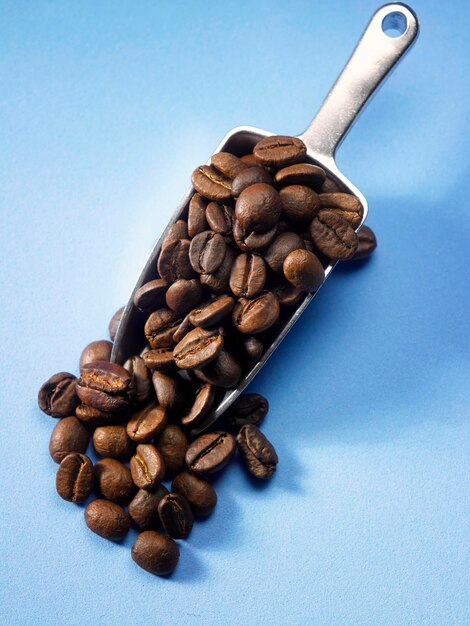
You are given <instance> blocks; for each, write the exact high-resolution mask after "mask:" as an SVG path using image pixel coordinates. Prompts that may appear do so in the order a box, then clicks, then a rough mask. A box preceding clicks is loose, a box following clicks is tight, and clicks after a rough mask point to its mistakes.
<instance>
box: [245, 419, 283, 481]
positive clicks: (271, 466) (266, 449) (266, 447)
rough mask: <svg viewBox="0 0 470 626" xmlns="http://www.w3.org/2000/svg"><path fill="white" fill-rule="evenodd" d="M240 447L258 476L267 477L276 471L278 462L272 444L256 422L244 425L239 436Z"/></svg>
mask: <svg viewBox="0 0 470 626" xmlns="http://www.w3.org/2000/svg"><path fill="white" fill-rule="evenodd" d="M237 442H238V449H239V450H240V454H241V457H242V459H243V461H244V463H245V465H246V467H247V469H248V471H249V472H250V474H253V476H256V478H262V479H267V478H271V476H272V475H273V474H274V472H275V471H276V465H277V462H278V458H277V454H276V451H275V450H274V448H273V446H272V444H271V443H270V442H269V441H268V439H267V438H266V437H265V436H264V435H263V433H262V432H261V431H260V430H259V428H258V427H257V426H255V425H254V424H246V425H245V426H242V428H241V429H240V432H239V433H238V437H237Z"/></svg>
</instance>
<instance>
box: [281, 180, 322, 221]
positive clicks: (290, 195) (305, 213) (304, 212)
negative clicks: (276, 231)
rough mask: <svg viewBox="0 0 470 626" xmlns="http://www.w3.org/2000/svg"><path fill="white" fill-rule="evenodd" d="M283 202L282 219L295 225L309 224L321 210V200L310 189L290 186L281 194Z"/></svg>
mask: <svg viewBox="0 0 470 626" xmlns="http://www.w3.org/2000/svg"><path fill="white" fill-rule="evenodd" d="M279 195H280V197H281V201H282V217H283V218H284V219H285V220H287V221H288V222H292V223H293V224H304V225H305V224H307V223H308V222H310V221H311V220H312V219H313V217H314V216H315V215H316V214H317V212H318V210H319V208H320V198H319V196H318V194H317V193H315V192H314V191H313V190H312V189H310V188H309V187H304V186H303V185H289V186H288V187H283V188H282V189H281V191H280V192H279Z"/></svg>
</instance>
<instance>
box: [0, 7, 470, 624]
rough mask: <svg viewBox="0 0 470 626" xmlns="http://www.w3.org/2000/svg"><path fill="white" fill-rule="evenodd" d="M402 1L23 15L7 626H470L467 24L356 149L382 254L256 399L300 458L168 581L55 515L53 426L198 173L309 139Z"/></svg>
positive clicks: (8, 45)
mask: <svg viewBox="0 0 470 626" xmlns="http://www.w3.org/2000/svg"><path fill="white" fill-rule="evenodd" d="M377 6H378V4H377V3H375V2H369V1H366V0H356V1H355V2H351V3H347V2H339V1H332V0H330V1H329V2H312V1H311V2H307V1H300V0H299V1H297V2H294V1H290V2H289V1H287V0H283V2H268V1H258V2H256V3H255V2H240V1H237V2H223V3H221V2H212V1H211V2H190V1H188V2H185V3H178V2H148V1H144V0H143V1H141V2H130V1H129V2H124V1H115V2H106V1H102V2H91V1H83V0H82V1H81V2H59V1H55V2H54V1H52V0H51V1H45V0H37V1H35V2H24V1H20V0H11V1H5V0H3V2H1V3H0V24H1V26H0V33H1V37H0V79H1V84H2V96H1V101H0V120H1V122H0V124H1V140H2V141H1V143H2V150H1V154H0V159H1V162H0V188H1V190H2V192H1V232H0V238H1V241H0V249H1V251H2V256H1V259H2V268H1V272H0V281H1V286H2V294H3V300H2V309H1V313H0V325H1V331H2V349H1V352H0V360H1V364H0V371H1V376H2V383H1V385H0V394H1V402H0V405H1V411H2V429H1V438H0V458H1V462H0V473H1V484H2V506H1V513H0V517H1V527H2V551H1V553H2V554H1V559H0V571H1V578H0V594H1V598H0V600H1V602H0V606H1V608H0V622H1V623H2V624H6V625H8V626H13V625H16V624H18V625H21V626H27V625H29V624H35V625H37V624H48V625H56V624H57V625H60V626H64V625H75V624H77V625H78V624H80V625H88V624H89V625H96V624H120V623H131V624H162V625H176V624H198V625H199V624H201V625H204V626H209V625H217V626H220V625H225V624H244V625H248V624H249V625H251V624H253V625H265V624H266V625H267V624H269V625H279V626H285V625H302V626H303V625H306V624H309V625H310V624H318V625H322V626H323V625H330V624H331V625H339V624H341V625H356V624H357V625H359V624H360V625H366V624H370V625H373V626H377V625H382V624H384V625H387V626H388V625H394V624H400V625H402V624H403V625H410V624H413V625H418V624H419V625H421V624H426V625H429V624H433V625H436V626H443V625H446V626H447V625H454V624H455V625H458V626H461V625H463V624H468V623H470V611H469V598H468V590H469V588H470V585H469V582H470V581H469V565H470V563H469V558H468V549H469V543H470V530H469V518H470V515H469V506H468V488H469V475H470V454H469V452H470V446H469V436H470V420H469V413H470V398H469V384H468V383H469V352H468V340H469V324H468V319H469V304H470V297H469V289H468V287H469V285H468V283H469V281H468V278H469V258H468V250H469V248H470V209H469V206H468V204H469V201H468V198H467V195H468V194H467V190H468V178H469V168H468V160H469V157H470V114H469V113H470V112H469V105H468V102H469V99H470V87H469V82H468V75H469V70H470V67H469V59H470V43H469V35H468V23H469V20H470V9H469V5H468V3H467V2H457V1H450V2H446V3H444V2H433V1H430V0H426V1H425V0H417V1H416V2H415V4H414V7H415V8H416V10H417V12H418V14H419V16H420V18H421V22H422V34H421V38H420V40H419V41H418V43H417V45H416V47H415V48H414V50H412V51H411V53H410V55H409V56H408V57H407V59H406V60H405V61H404V62H403V64H402V65H401V67H400V68H399V69H398V71H397V72H396V73H395V74H394V75H393V76H392V77H391V79H390V80H389V81H388V82H387V84H386V85H385V86H384V88H383V90H382V91H381V92H380V94H379V95H378V96H377V97H376V99H375V100H374V102H373V104H372V105H371V106H370V107H369V108H368V110H367V111H366V112H365V113H364V116H363V117H362V119H361V120H360V122H359V123H358V124H357V126H356V127H355V128H354V130H353V131H352V132H351V134H350V136H349V137H348V139H347V141H346V142H345V144H344V146H343V148H342V149H341V151H340V153H339V155H338V161H339V165H340V167H341V168H342V169H343V170H344V172H345V173H346V175H348V176H349V177H350V178H351V180H353V181H354V182H355V183H356V184H357V186H358V187H359V188H360V189H361V190H362V191H363V192H364V194H365V195H366V197H367V198H368V199H369V202H370V213H369V223H370V225H371V226H372V227H373V228H374V229H375V230H376V232H377V235H378V239H379V249H378V251H377V253H376V254H375V255H374V258H373V259H372V260H371V261H370V262H369V263H367V264H365V265H364V266H363V267H361V268H360V269H359V268H357V269H355V270H352V269H351V270H350V269H348V268H344V269H339V270H338V271H335V273H334V274H333V276H332V278H331V280H330V281H329V282H328V284H327V285H326V286H325V288H324V289H323V291H322V293H321V294H320V295H319V297H318V298H317V299H316V300H315V303H314V305H312V307H311V308H310V310H309V311H308V312H307V313H306V314H305V315H304V316H303V318H302V320H301V321H300V322H299V324H298V325H297V326H296V328H295V329H294V331H293V332H292V334H291V335H290V336H289V337H288V339H287V340H286V341H285V342H284V344H283V346H282V347H281V348H280V349H279V351H278V353H277V354H276V355H275V356H274V357H273V358H272V360H271V361H270V363H269V365H268V366H267V367H266V368H265V371H263V372H262V374H261V375H260V376H259V377H258V378H257V380H256V381H255V383H254V384H253V385H252V389H253V390H257V391H259V392H261V393H263V394H265V395H266V396H267V397H268V398H269V400H270V403H271V412H270V414H269V416H268V417H267V419H266V422H265V432H266V433H267V435H268V436H269V438H270V439H271V440H272V441H273V442H274V444H275V445H276V448H277V449H278V452H279V456H280V464H279V470H278V473H277V475H276V477H275V479H274V480H273V481H272V482H271V483H269V484H267V485H262V486H259V485H255V484H253V482H252V481H250V480H249V479H248V478H247V476H246V475H245V473H244V472H243V470H242V468H241V467H240V466H238V465H234V466H233V467H231V468H230V469H229V470H228V471H227V472H226V473H225V474H224V475H223V476H221V477H220V478H219V479H218V480H217V490H218V493H219V504H218V506H217V510H216V511H215V512H214V514H213V515H212V517H211V518H210V519H208V520H207V521H205V522H204V523H200V524H198V525H197V526H196V527H195V529H194V531H193V533H192V535H191V537H190V539H189V540H188V541H187V542H181V561H180V564H179V566H178V569H177V571H176V572H175V574H174V576H173V577H172V578H170V579H169V580H162V579H159V578H155V577H152V576H150V575H148V574H146V573H144V572H143V571H142V570H140V569H139V568H138V567H137V566H135V564H134V563H133V562H132V560H131V558H130V554H129V549H130V546H131V544H132V541H133V539H134V535H130V536H129V538H128V539H127V540H126V541H125V542H124V545H122V546H119V545H114V544H112V543H108V542H106V541H104V540H102V539H100V538H98V537H97V536H95V535H93V534H92V533H91V532H90V531H88V529H87V528H86V527H85V525H84V522H83V507H80V506H74V505H70V504H68V503H66V502H63V501H62V500H60V499H59V498H58V497H57V495H56V494H55V489H54V474H55V470H56V465H55V464H54V463H53V462H52V460H51V459H50V458H49V455H48V451H47V446H48V440H49V434H50V431H51V429H52V427H53V425H54V424H55V421H54V420H52V419H51V418H49V417H47V416H46V415H43V414H42V413H41V412H40V411H39V410H38V409H37V407H36V392H37V389H38V387H39V385H40V384H41V383H42V382H43V380H44V379H46V378H47V377H48V376H49V375H50V374H52V373H54V372H56V371H60V370H70V371H76V370H77V361H78V356H79V354H80V351H81V348H82V347H83V346H84V345H85V344H86V343H87V342H89V341H90V340H93V339H96V338H101V337H105V336H106V329H107V322H108V319H109V318H110V316H111V315H112V313H114V311H115V309H117V308H118V307H119V306H120V305H121V304H122V303H123V302H124V301H125V299H126V296H127V294H128V292H129V290H130V288H131V287H132V284H133V281H134V279H135V277H136V275H137V273H138V271H139V269H140V267H141V265H142V264H143V262H144V260H145V258H146V255H147V253H148V251H149V250H150V248H151V246H152V244H153V242H154V240H155V239H156V237H157V236H158V234H159V233H160V232H161V230H162V228H163V226H164V225H165V224H166V222H167V219H168V217H169V215H170V214H171V212H172V211H173V208H174V206H175V205H176V203H177V202H178V200H179V198H180V197H181V195H182V194H183V192H184V191H185V190H186V188H187V185H188V182H189V177H190V173H191V171H192V169H193V167H194V166H195V165H197V164H198V163H199V162H201V161H205V160H206V158H207V157H208V155H209V154H210V153H211V151H212V150H213V148H214V147H215V146H216V144H217V143H218V141H219V140H220V138H221V137H222V136H223V134H224V133H225V132H226V131H227V130H228V129H230V128H231V127H233V126H235V125H238V124H243V123H248V124H252V125H257V126H261V127H263V128H267V129H272V130H273V131H278V132H284V133H296V132H299V131H300V130H302V129H303V128H304V127H305V126H306V124H307V123H308V121H309V119H310V118H311V116H312V115H313V113H314V112H315V110H316V109H317V107H318V106H319V104H320V102H321V100H322V98H323V96H324V95H325V93H326V92H327V90H328V88H329V86H330V85H331V84H332V82H333V80H334V79H335V77H336V75H337V74H338V72H339V70H340V69H341V67H342V66H343V64H344V62H345V61H346V59H347V57H348V55H349V53H350V52H351V50H352V48H353V46H354V45H355V43H356V40H357V39H358V37H359V35H360V33H361V32H362V29H363V27H364V26H365V23H366V22H367V20H368V19H369V16H370V15H371V14H372V12H373V10H374V9H375V8H376V7H377Z"/></svg>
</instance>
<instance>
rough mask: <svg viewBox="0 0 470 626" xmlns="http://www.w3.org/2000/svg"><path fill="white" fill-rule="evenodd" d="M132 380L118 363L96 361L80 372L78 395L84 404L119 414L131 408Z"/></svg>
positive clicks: (85, 366)
mask: <svg viewBox="0 0 470 626" xmlns="http://www.w3.org/2000/svg"><path fill="white" fill-rule="evenodd" d="M131 393H132V378H131V376H130V375H129V372H128V371H127V370H125V369H124V368H123V367H121V366H120V365H117V363H107V362H106V361H95V362H94V363H88V364H87V365H84V366H83V367H82V368H81V370H80V379H79V381H78V383H77V394H78V397H79V398H80V400H81V401H82V402H83V403H84V404H88V405H89V406H92V407H94V408H96V409H99V410H100V411H106V412H107V413H117V412H119V411H122V410H123V409H125V408H127V407H128V406H129V402H130V399H131Z"/></svg>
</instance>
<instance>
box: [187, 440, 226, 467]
mask: <svg viewBox="0 0 470 626" xmlns="http://www.w3.org/2000/svg"><path fill="white" fill-rule="evenodd" d="M235 449H236V443H235V439H234V438H233V437H232V435H230V434H229V433H224V432H215V433H206V434H204V435H201V436H200V437H198V438H197V439H195V440H194V441H193V442H192V444H191V445H190V446H189V448H188V450H187V452H186V465H187V466H188V467H189V469H190V470H191V471H192V472H195V473H196V474H212V473H213V472H218V471H220V470H221V469H223V468H224V467H225V466H226V465H227V463H229V462H230V461H231V459H232V457H233V455H234V454H235Z"/></svg>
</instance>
